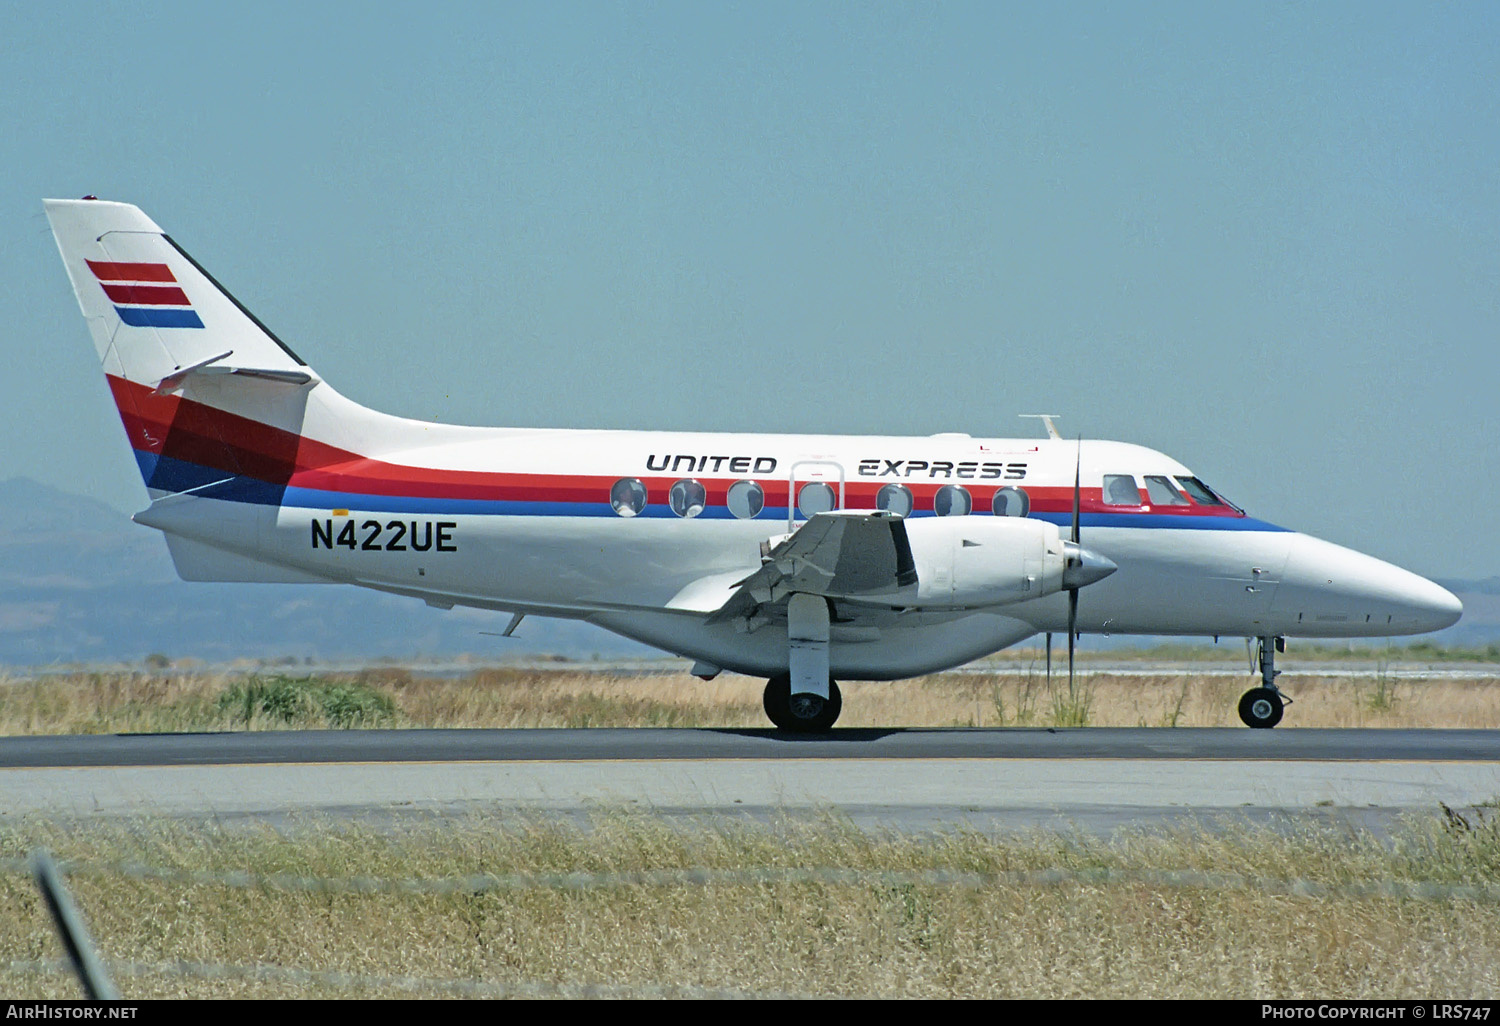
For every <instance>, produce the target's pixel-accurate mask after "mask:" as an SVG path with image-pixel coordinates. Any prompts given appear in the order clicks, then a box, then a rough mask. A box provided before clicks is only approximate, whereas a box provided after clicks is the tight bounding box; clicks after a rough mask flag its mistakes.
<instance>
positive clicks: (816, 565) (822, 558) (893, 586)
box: [708, 510, 917, 623]
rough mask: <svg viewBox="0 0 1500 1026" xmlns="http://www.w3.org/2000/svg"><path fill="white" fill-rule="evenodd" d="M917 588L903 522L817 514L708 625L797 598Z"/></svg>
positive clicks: (853, 513) (866, 595)
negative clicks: (792, 597) (790, 598)
mask: <svg viewBox="0 0 1500 1026" xmlns="http://www.w3.org/2000/svg"><path fill="white" fill-rule="evenodd" d="M916 583H917V568H916V563H915V561H914V560H913V559H912V554H911V543H910V542H909V541H908V540H907V537H906V522H905V521H904V520H902V519H901V518H900V517H899V516H897V515H896V514H894V513H890V512H887V511H885V510H836V511H833V512H830V513H818V514H815V515H814V516H813V517H812V518H811V519H810V520H808V521H807V523H805V524H803V525H802V527H801V528H799V529H798V530H797V531H796V532H794V533H792V534H790V535H788V536H786V537H785V538H783V539H781V540H780V541H779V542H777V543H776V544H775V545H774V546H773V547H770V548H769V551H763V552H762V563H761V567H760V569H759V570H757V571H755V573H753V574H751V575H750V576H749V577H746V578H745V579H744V580H742V581H739V582H738V590H736V591H735V593H734V594H733V595H731V596H730V597H729V600H728V601H726V602H725V603H724V604H723V605H721V606H720V607H719V608H718V609H716V610H714V611H713V612H712V613H711V614H710V615H709V617H708V622H709V623H721V622H723V621H726V620H732V619H734V618H735V617H740V616H749V615H751V614H752V613H754V612H755V610H756V608H757V607H759V606H761V605H772V604H776V603H780V602H783V601H785V600H786V598H787V597H788V596H789V595H792V594H794V593H801V594H807V595H821V596H824V597H825V598H833V599H856V600H858V599H865V600H875V599H879V598H881V597H884V596H888V597H890V598H892V599H894V598H896V596H897V593H898V592H900V591H901V589H903V588H907V587H910V586H912V585H914V584H916Z"/></svg>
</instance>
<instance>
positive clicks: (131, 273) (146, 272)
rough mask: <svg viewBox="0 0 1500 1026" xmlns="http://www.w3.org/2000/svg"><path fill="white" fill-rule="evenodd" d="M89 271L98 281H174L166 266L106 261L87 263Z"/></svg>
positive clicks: (169, 269)
mask: <svg viewBox="0 0 1500 1026" xmlns="http://www.w3.org/2000/svg"><path fill="white" fill-rule="evenodd" d="M88 265H89V270H91V271H93V272H94V277H95V278H98V279H99V280H100V281H176V280H177V279H176V278H174V277H173V276H172V269H171V268H170V267H168V266H167V265H166V264H117V263H113V262H111V261H108V260H90V261H88Z"/></svg>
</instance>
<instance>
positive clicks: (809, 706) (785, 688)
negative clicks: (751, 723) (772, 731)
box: [762, 674, 844, 734]
mask: <svg viewBox="0 0 1500 1026" xmlns="http://www.w3.org/2000/svg"><path fill="white" fill-rule="evenodd" d="M762 701H763V704H764V705H765V708H766V715H767V716H768V717H770V720H771V722H772V723H774V724H776V726H777V727H778V728H780V729H781V730H787V731H792V732H794V733H799V734H811V733H817V732H820V731H824V730H828V729H829V728H831V727H832V726H833V724H834V722H835V721H837V720H838V718H839V713H840V712H842V711H843V709H844V696H843V695H841V694H840V693H839V686H838V683H837V682H836V681H834V680H832V679H830V680H829V681H828V697H827V698H824V697H822V696H821V695H808V694H800V695H794V694H792V678H791V676H790V675H789V674H779V675H777V676H775V677H772V678H771V679H770V680H768V681H767V682H766V691H765V695H764V696H763V699H762Z"/></svg>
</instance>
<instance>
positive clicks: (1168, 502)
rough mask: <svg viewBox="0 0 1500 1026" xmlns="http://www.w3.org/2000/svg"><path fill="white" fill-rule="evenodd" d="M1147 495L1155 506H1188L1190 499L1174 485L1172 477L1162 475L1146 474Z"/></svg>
mask: <svg viewBox="0 0 1500 1026" xmlns="http://www.w3.org/2000/svg"><path fill="white" fill-rule="evenodd" d="M1146 495H1147V496H1148V497H1149V498H1150V499H1151V505H1153V506H1186V505H1187V504H1188V501H1187V500H1186V499H1184V498H1183V497H1182V493H1181V492H1179V491H1178V490H1177V489H1176V488H1173V487H1172V482H1171V479H1169V478H1167V477H1164V476H1160V475H1151V474H1148V475H1146Z"/></svg>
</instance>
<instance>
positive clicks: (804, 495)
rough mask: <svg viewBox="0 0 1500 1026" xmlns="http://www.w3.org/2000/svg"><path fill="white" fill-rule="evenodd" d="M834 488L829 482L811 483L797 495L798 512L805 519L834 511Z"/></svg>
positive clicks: (804, 486) (803, 487)
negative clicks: (816, 514)
mask: <svg viewBox="0 0 1500 1026" xmlns="http://www.w3.org/2000/svg"><path fill="white" fill-rule="evenodd" d="M833 506H834V494H833V486H832V485H830V484H829V483H828V482H827V481H809V482H807V484H805V485H803V486H802V490H801V491H800V492H798V493H797V512H799V513H801V514H802V515H803V516H805V517H810V516H812V515H813V514H815V513H827V512H828V511H829V510H831V509H833Z"/></svg>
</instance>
